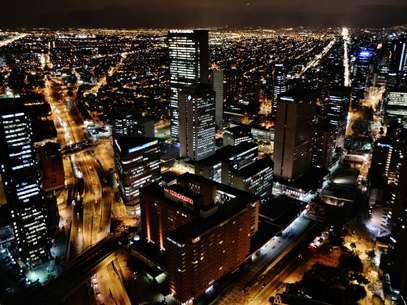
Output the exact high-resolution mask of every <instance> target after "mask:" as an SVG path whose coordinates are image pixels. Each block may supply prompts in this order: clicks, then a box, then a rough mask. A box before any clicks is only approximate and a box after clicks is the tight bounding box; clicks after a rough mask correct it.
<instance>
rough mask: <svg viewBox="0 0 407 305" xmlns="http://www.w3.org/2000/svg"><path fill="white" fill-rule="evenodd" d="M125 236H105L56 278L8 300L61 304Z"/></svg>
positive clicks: (102, 264) (113, 253) (110, 257)
mask: <svg viewBox="0 0 407 305" xmlns="http://www.w3.org/2000/svg"><path fill="white" fill-rule="evenodd" d="M127 238H128V233H127V232H120V233H116V234H111V235H109V236H107V237H106V238H104V239H102V240H101V241H100V242H98V243H97V244H96V245H94V246H92V247H90V248H88V249H87V250H85V251H84V252H83V253H82V254H81V255H80V256H78V257H76V258H75V259H73V260H72V261H71V262H70V263H69V264H68V265H67V266H66V268H65V269H64V271H63V272H62V274H61V275H60V276H59V277H58V278H56V279H55V280H53V281H51V282H50V283H48V284H47V285H46V286H43V287H40V288H38V289H37V290H34V291H32V292H31V293H27V294H25V295H21V296H17V297H16V299H15V300H13V301H11V302H10V303H11V304H12V305H20V304H21V305H22V304H31V305H59V304H61V305H62V304H64V302H65V300H66V299H67V298H68V297H69V296H70V295H71V294H72V293H74V292H75V291H76V290H77V289H78V288H79V287H80V286H81V285H82V284H83V283H85V282H86V281H88V280H89V278H90V277H91V275H92V274H94V273H95V272H96V271H97V270H99V269H100V268H103V267H105V266H107V265H108V264H109V263H111V262H112V261H113V260H114V259H115V256H116V252H117V251H118V250H119V249H120V247H122V245H123V243H122V240H123V239H127ZM27 300H29V301H27Z"/></svg>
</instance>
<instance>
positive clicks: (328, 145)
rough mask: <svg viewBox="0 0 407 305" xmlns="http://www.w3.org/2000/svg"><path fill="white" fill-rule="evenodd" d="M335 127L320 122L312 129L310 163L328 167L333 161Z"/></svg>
mask: <svg viewBox="0 0 407 305" xmlns="http://www.w3.org/2000/svg"><path fill="white" fill-rule="evenodd" d="M335 148H336V129H334V128H333V127H332V126H330V125H329V124H324V123H320V124H318V125H316V126H315V129H314V144H313V151H312V165H313V166H314V167H316V168H324V169H328V168H329V167H330V166H331V165H332V164H333V163H334V161H335Z"/></svg>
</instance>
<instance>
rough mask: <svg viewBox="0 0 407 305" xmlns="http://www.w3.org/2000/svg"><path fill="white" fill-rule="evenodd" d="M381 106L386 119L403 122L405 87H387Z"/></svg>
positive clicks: (405, 115) (406, 105) (406, 104)
mask: <svg viewBox="0 0 407 305" xmlns="http://www.w3.org/2000/svg"><path fill="white" fill-rule="evenodd" d="M383 107H384V115H385V118H386V120H387V121H389V122H390V121H392V120H396V121H400V122H405V121H406V119H407V89H406V88H403V89H389V90H388V91H387V92H386V94H385V98H384V103H383Z"/></svg>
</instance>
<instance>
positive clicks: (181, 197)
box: [164, 188, 194, 205]
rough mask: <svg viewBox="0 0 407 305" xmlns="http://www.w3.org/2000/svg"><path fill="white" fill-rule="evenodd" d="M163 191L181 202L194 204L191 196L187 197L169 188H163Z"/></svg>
mask: <svg viewBox="0 0 407 305" xmlns="http://www.w3.org/2000/svg"><path fill="white" fill-rule="evenodd" d="M164 192H165V193H166V194H167V195H169V196H170V197H171V198H173V199H176V200H179V201H181V202H183V203H187V204H190V205H193V204H194V201H193V200H192V199H191V198H189V197H187V196H185V195H182V194H180V193H177V192H175V191H173V190H171V189H167V188H165V189H164Z"/></svg>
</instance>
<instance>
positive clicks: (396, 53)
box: [390, 39, 407, 73]
mask: <svg viewBox="0 0 407 305" xmlns="http://www.w3.org/2000/svg"><path fill="white" fill-rule="evenodd" d="M390 71H391V72H394V73H407V40H402V39H401V40H398V41H396V42H395V43H394V44H393V48H392V50H391V62H390Z"/></svg>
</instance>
